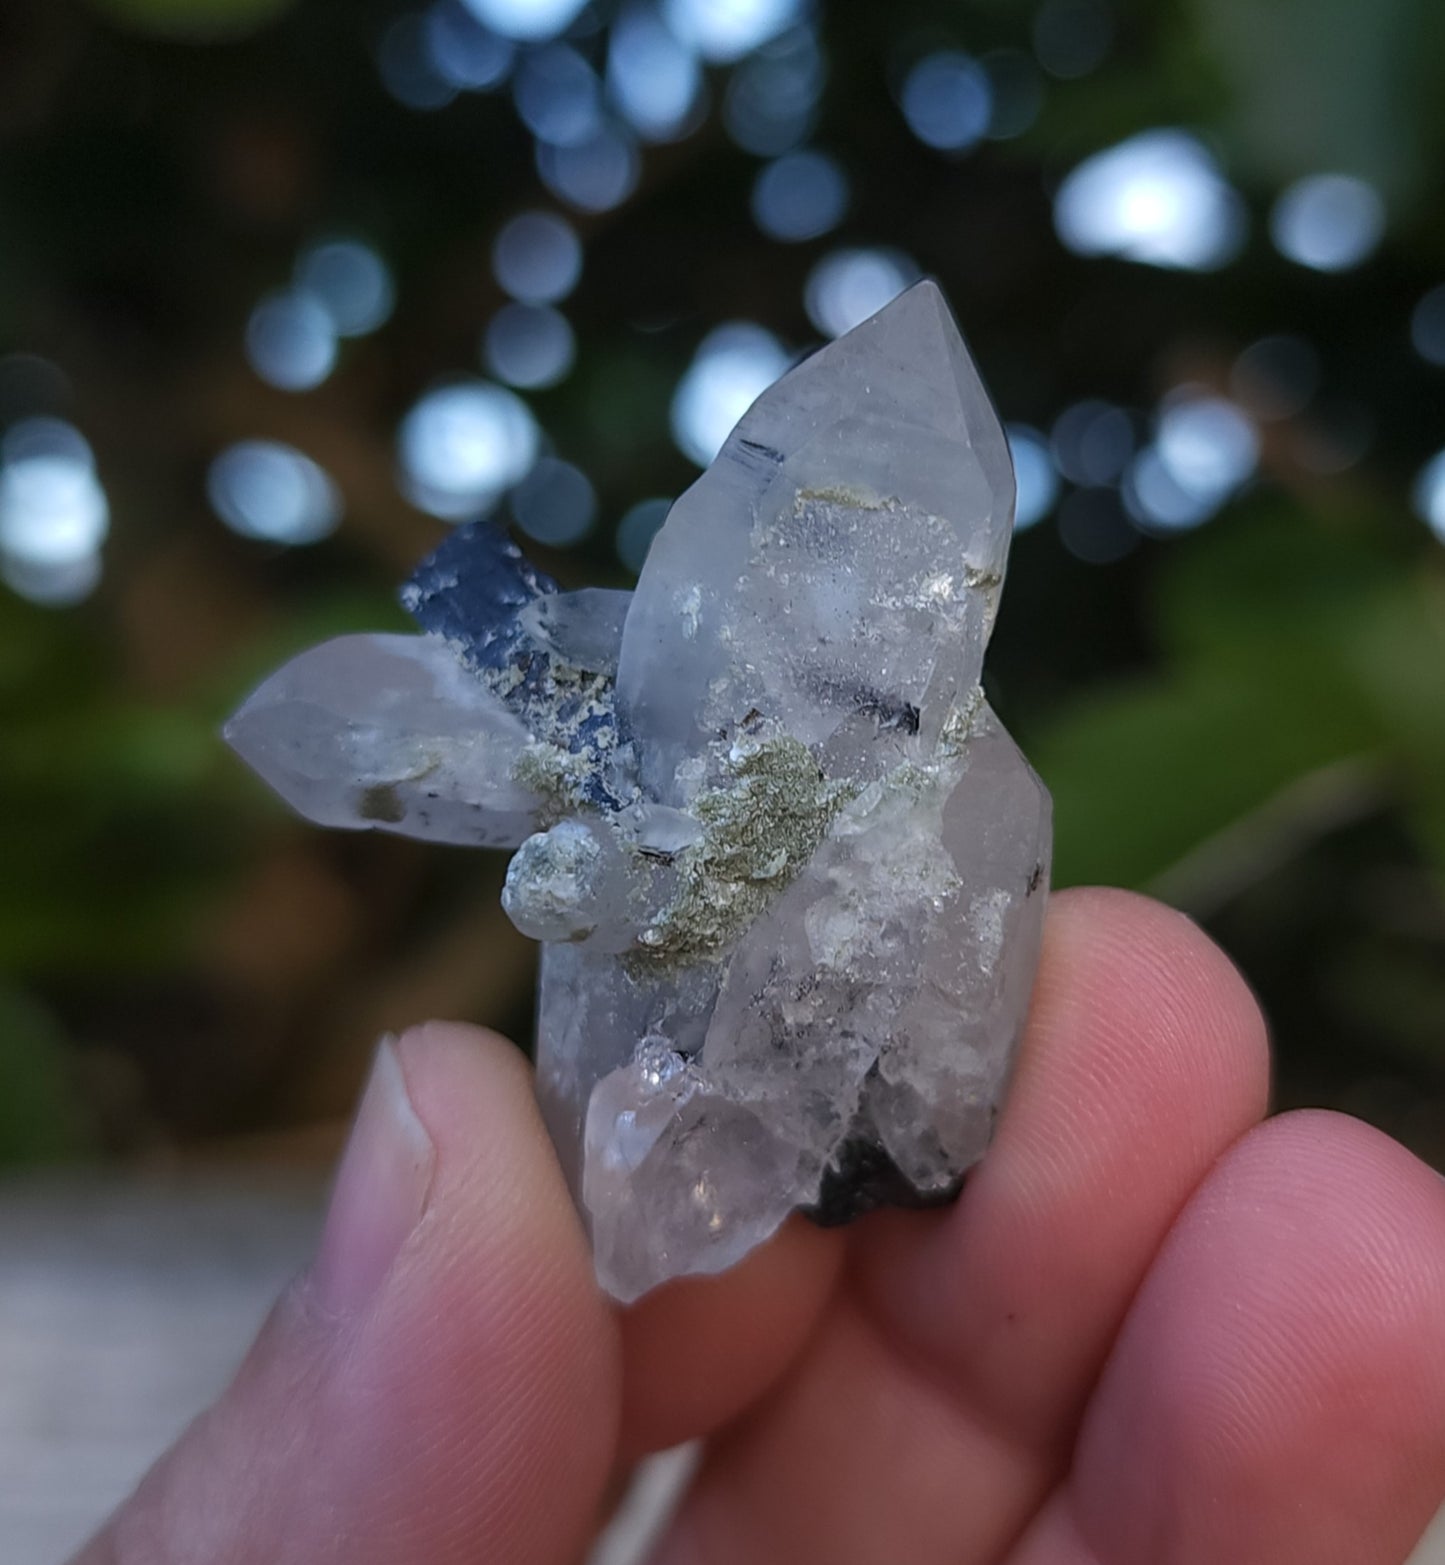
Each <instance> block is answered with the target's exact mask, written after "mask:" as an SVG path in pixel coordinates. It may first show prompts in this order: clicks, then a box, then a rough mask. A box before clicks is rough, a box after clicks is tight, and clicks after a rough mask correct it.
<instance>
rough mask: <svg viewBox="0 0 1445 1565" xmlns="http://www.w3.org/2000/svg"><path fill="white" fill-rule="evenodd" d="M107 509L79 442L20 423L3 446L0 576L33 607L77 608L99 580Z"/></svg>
mask: <svg viewBox="0 0 1445 1565" xmlns="http://www.w3.org/2000/svg"><path fill="white" fill-rule="evenodd" d="M109 530H110V504H109V501H108V500H107V498H106V494H105V490H104V489H103V488H102V486H101V483H100V480H99V478H98V477H97V476H96V472H95V459H94V457H93V455H92V453H91V450H90V446H89V445H88V444H87V442H86V440H85V438H84V436H82V435H81V433H80V432H79V430H77V429H75V428H74V427H73V426H72V425H70V424H66V423H64V422H62V421H61V420H59V419H53V418H33V419H24V420H22V421H21V422H20V423H18V424H15V425H13V426H12V427H11V428H10V429H9V430H8V431H7V432H6V434H5V437H4V440H3V441H0V574H3V576H4V579H5V581H6V582H7V583H8V585H9V586H10V587H11V588H12V589H13V590H14V591H16V592H18V593H20V594H21V595H22V596H24V597H27V598H29V599H31V600H32V601H33V602H36V603H42V604H47V605H54V606H60V605H63V604H68V603H76V602H79V601H80V600H81V599H82V598H84V597H86V596H87V595H88V594H89V593H90V592H91V591H92V590H93V589H94V587H95V586H96V584H97V583H98V582H99V580H100V575H101V564H100V547H101V544H102V543H104V541H105V538H106V535H107V533H108V532H109Z"/></svg>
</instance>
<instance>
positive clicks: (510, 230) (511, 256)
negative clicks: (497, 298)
mask: <svg viewBox="0 0 1445 1565" xmlns="http://www.w3.org/2000/svg"><path fill="white" fill-rule="evenodd" d="M492 275H493V276H494V277H495V278H496V279H497V281H498V283H500V284H501V286H502V287H503V288H505V289H506V291H507V292H508V293H509V294H511V296H512V297H513V298H514V299H520V300H521V301H522V302H523V303H524V304H556V303H558V301H559V300H562V299H565V298H566V297H567V295H568V294H569V293H571V292H572V290H573V289H574V288H575V287H576V286H577V279H578V278H579V277H580V276H581V275H582V241H581V240H580V239H578V237H577V231H576V229H574V228H573V227H572V225H571V224H570V223H569V222H568V221H567V219H566V218H565V217H559V216H558V215H557V213H555V212H521V213H519V214H518V215H517V216H516V217H514V218H512V219H511V221H510V222H508V223H507V224H506V225H505V226H504V227H503V229H502V231H501V232H500V233H499V234H498V235H497V238H496V243H495V244H493V246H492Z"/></svg>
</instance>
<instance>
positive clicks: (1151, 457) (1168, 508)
mask: <svg viewBox="0 0 1445 1565" xmlns="http://www.w3.org/2000/svg"><path fill="white" fill-rule="evenodd" d="M1123 495H1124V504H1125V506H1126V507H1127V508H1128V511H1129V514H1130V516H1132V517H1133V518H1134V521H1135V522H1136V523H1137V524H1138V526H1139V527H1140V528H1141V529H1142V530H1143V531H1144V532H1149V533H1178V532H1187V531H1189V530H1190V529H1191V528H1194V527H1198V526H1200V525H1201V524H1202V523H1204V522H1207V521H1208V520H1209V518H1210V517H1211V516H1213V515H1214V513H1215V512H1216V511H1217V510H1218V509H1219V502H1218V501H1217V500H1216V499H1214V498H1212V497H1209V496H1205V495H1201V494H1197V493H1196V492H1195V491H1193V490H1191V489H1186V488H1185V487H1184V485H1183V484H1181V483H1180V482H1179V480H1178V479H1177V478H1176V477H1175V476H1174V474H1173V473H1172V472H1171V471H1170V470H1169V468H1168V466H1167V465H1166V464H1165V462H1164V460H1163V458H1162V457H1161V456H1160V455H1159V451H1158V448H1157V447H1156V446H1148V447H1146V448H1145V449H1144V450H1143V451H1141V452H1140V453H1139V455H1138V456H1137V457H1136V458H1135V460H1134V462H1133V463H1132V464H1131V465H1130V468H1129V471H1128V473H1127V474H1126V476H1125V479H1124V489H1123Z"/></svg>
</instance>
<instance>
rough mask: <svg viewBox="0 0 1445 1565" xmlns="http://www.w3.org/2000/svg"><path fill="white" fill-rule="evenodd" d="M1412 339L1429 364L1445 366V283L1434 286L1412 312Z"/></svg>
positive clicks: (1416, 348)
mask: <svg viewBox="0 0 1445 1565" xmlns="http://www.w3.org/2000/svg"><path fill="white" fill-rule="evenodd" d="M1410 341H1411V342H1412V343H1413V344H1414V345H1415V352H1416V353H1418V354H1419V355H1420V357H1421V358H1422V359H1424V361H1425V362H1426V363H1427V364H1438V365H1440V366H1441V367H1442V368H1445V283H1441V284H1440V286H1439V287H1438V288H1432V289H1431V290H1430V292H1429V293H1427V294H1426V295H1425V296H1424V298H1422V299H1421V300H1420V302H1419V303H1418V304H1417V305H1416V306H1415V308H1414V310H1413V311H1412V312H1411V314H1410Z"/></svg>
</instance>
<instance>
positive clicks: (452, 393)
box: [397, 380, 541, 521]
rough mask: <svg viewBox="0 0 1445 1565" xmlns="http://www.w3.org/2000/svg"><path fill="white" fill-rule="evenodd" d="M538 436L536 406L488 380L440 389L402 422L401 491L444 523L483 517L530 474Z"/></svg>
mask: <svg viewBox="0 0 1445 1565" xmlns="http://www.w3.org/2000/svg"><path fill="white" fill-rule="evenodd" d="M540 439H541V437H540V432H539V431H538V428H537V421H536V419H535V418H534V417H533V416H532V411H531V409H530V408H529V407H528V406H527V404H526V403H525V402H523V401H522V399H521V398H520V397H518V396H516V395H515V394H514V393H513V392H510V391H507V390H505V389H504V388H503V387H501V386H496V385H493V384H491V383H490V382H489V381H484V380H467V381H459V382H455V383H453V384H451V385H448V386H441V387H439V388H437V389H436V390H435V391H430V392H428V393H427V394H426V395H425V396H424V397H422V398H421V399H420V401H418V402H417V404H416V405H415V406H414V407H413V408H412V410H411V411H410V412H409V413H408V414H407V416H406V418H405V419H403V421H402V425H401V430H400V432H399V435H398V438H397V450H398V459H399V464H400V480H401V485H402V489H403V492H404V493H405V494H406V496H407V498H408V499H410V500H411V501H412V503H413V504H414V505H416V506H418V507H419V508H420V509H421V510H424V511H430V512H431V514H432V515H433V516H439V517H441V518H442V519H443V520H444V521H462V520H464V519H466V518H467V517H472V516H479V515H481V514H482V513H483V512H484V511H487V510H489V509H490V508H491V507H492V506H493V505H494V504H496V502H497V500H498V499H499V498H500V497H501V495H502V494H503V492H504V491H506V490H507V489H510V488H511V487H512V485H513V484H515V483H517V482H519V481H520V480H521V479H522V478H524V477H525V476H526V474H527V473H528V472H529V471H530V469H531V467H532V464H533V462H535V461H536V459H537V450H538V446H539V444H540Z"/></svg>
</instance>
